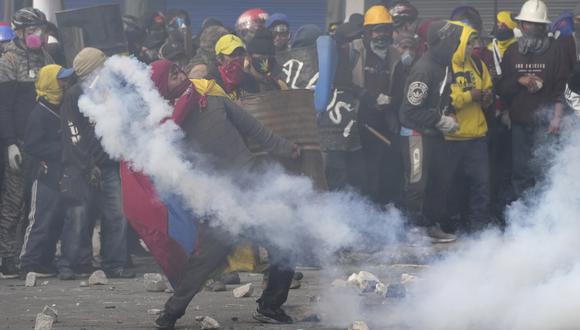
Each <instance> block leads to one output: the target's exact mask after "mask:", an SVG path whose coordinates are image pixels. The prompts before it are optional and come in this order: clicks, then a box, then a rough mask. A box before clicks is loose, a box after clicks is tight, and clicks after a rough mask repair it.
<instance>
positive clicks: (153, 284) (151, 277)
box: [143, 273, 167, 292]
mask: <svg viewBox="0 0 580 330" xmlns="http://www.w3.org/2000/svg"><path fill="white" fill-rule="evenodd" d="M143 284H144V285H145V289H146V290H147V291H149V292H164V291H165V289H167V283H165V278H163V275H161V274H158V273H147V274H145V275H143Z"/></svg>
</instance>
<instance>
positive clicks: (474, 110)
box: [445, 22, 493, 140]
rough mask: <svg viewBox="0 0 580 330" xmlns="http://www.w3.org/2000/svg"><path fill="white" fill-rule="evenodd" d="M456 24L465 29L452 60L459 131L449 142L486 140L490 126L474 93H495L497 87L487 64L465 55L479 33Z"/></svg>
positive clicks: (452, 96) (449, 136)
mask: <svg viewBox="0 0 580 330" xmlns="http://www.w3.org/2000/svg"><path fill="white" fill-rule="evenodd" d="M454 23H456V22H454ZM456 24H460V25H462V26H463V32H462V34H461V40H460V42H459V47H457V50H456V51H455V53H454V54H453V58H452V71H453V82H452V83H451V104H452V105H453V107H454V108H455V111H456V116H457V121H458V122H459V130H458V131H457V132H455V133H453V134H448V135H446V136H445V139H447V140H471V139H474V138H479V137H483V136H485V135H486V133H487V122H486V120H485V115H484V113H483V109H482V105H481V102H474V101H473V100H472V98H471V90H472V89H474V88H477V89H491V88H492V86H493V84H492V81H491V75H490V74H489V70H488V69H487V67H486V66H485V64H484V63H483V62H482V61H481V60H479V59H474V58H472V57H471V55H469V54H466V53H465V52H466V47H467V43H468V41H469V38H470V37H471V35H472V34H474V33H477V32H476V31H475V30H474V29H472V28H471V27H469V26H467V25H465V24H463V23H456ZM475 61H479V65H476V62H475ZM480 68H481V69H480Z"/></svg>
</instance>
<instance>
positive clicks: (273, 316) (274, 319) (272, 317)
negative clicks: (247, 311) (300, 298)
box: [252, 307, 294, 324]
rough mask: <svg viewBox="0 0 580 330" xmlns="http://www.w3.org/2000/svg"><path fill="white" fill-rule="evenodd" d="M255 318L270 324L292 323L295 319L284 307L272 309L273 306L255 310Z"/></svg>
mask: <svg viewBox="0 0 580 330" xmlns="http://www.w3.org/2000/svg"><path fill="white" fill-rule="evenodd" d="M252 317H253V318H254V320H256V321H258V322H260V323H268V324H292V323H294V320H292V318H291V317H290V316H289V315H288V314H286V312H285V311H284V310H283V309H282V308H277V309H271V308H261V307H258V309H257V310H256V311H255V312H254V314H253V315H252Z"/></svg>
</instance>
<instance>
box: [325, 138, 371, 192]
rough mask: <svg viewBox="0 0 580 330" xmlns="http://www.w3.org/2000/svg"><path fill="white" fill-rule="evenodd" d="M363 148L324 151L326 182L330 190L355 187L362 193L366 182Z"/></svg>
mask: <svg viewBox="0 0 580 330" xmlns="http://www.w3.org/2000/svg"><path fill="white" fill-rule="evenodd" d="M364 165H365V162H364V155H363V153H362V150H360V149H359V150H355V151H334V150H329V151H325V152H324V167H325V173H326V182H327V184H328V189H329V190H330V191H336V190H343V189H346V188H347V187H351V188H354V189H356V190H358V191H359V192H361V193H362V191H363V187H364V183H365V168H364Z"/></svg>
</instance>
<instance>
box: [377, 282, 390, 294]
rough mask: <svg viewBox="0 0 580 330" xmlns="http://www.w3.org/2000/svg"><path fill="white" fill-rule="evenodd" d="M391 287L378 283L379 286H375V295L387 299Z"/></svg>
mask: <svg viewBox="0 0 580 330" xmlns="http://www.w3.org/2000/svg"><path fill="white" fill-rule="evenodd" d="M389 286H390V285H389ZM389 286H386V285H384V284H383V283H377V285H376V286H375V293H376V294H378V295H379V296H381V297H385V296H386V295H387V293H388V288H389Z"/></svg>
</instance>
